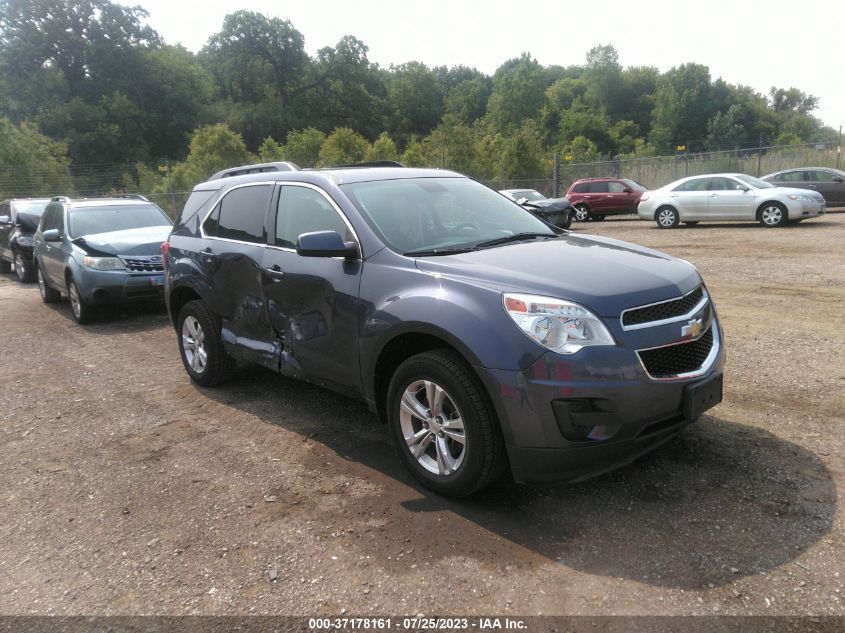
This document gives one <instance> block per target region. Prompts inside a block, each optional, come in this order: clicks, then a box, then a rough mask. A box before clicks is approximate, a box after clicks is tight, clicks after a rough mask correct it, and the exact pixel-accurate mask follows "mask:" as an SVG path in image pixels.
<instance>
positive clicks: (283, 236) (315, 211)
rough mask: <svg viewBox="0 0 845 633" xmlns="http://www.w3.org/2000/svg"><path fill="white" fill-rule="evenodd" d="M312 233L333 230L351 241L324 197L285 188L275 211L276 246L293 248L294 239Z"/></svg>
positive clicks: (299, 188)
mask: <svg viewBox="0 0 845 633" xmlns="http://www.w3.org/2000/svg"><path fill="white" fill-rule="evenodd" d="M314 231H337V232H338V233H340V236H341V237H342V238H343V239H344V240H350V239H352V236H351V235H349V229H348V228H347V226H346V224H345V223H344V221H343V220H342V219H341V218H340V216H339V215H338V213H337V211H335V209H334V207H333V206H332V205H331V203H330V202H329V201H328V200H327V199H326V197H325V196H324V195H322V194H321V193H319V192H317V191H315V190H314V189H309V188H308V187H297V186H295V185H285V186H284V187H282V193H281V195H280V196H279V206H278V208H277V209H276V241H275V244H276V246H281V247H283V248H296V241H297V238H298V237H299V236H300V235H302V234H303V233H312V232H314Z"/></svg>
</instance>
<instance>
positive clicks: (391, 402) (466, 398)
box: [387, 350, 505, 497]
mask: <svg viewBox="0 0 845 633" xmlns="http://www.w3.org/2000/svg"><path fill="white" fill-rule="evenodd" d="M387 411H388V424H389V425H390V431H391V435H392V436H393V440H394V442H395V444H396V447H397V449H398V451H399V455H400V457H401V458H402V461H403V462H404V463H405V465H406V466H407V467H408V469H409V470H410V471H411V473H412V474H413V475H414V477H415V478H416V479H417V480H418V481H419V482H420V483H422V484H423V485H424V486H426V487H428V488H431V489H432V490H434V491H436V492H439V493H441V494H444V495H448V496H451V497H464V496H467V495H469V494H472V493H473V492H475V491H477V490H481V489H482V488H485V487H486V486H488V485H490V484H491V483H493V482H494V481H495V480H496V479H497V478H498V477H499V475H500V474H501V472H502V469H503V468H504V462H505V457H504V441H503V439H502V435H501V432H500V430H499V428H498V424H497V421H496V416H495V414H494V413H493V411H492V409H491V407H490V405H489V404H488V402H487V399H486V397H485V395H484V391H483V387H482V386H481V385H480V383H479V382H478V379H477V378H476V377H475V376H474V375H473V374H472V370H471V369H470V368H469V367H468V366H467V365H466V363H464V362H463V360H462V359H461V358H460V357H459V356H458V355H457V354H455V353H453V352H451V351H448V350H436V351H431V352H425V353H422V354H418V355H416V356H412V357H411V358H409V359H408V360H406V361H405V362H403V363H402V364H401V365H400V366H399V368H398V369H397V370H396V372H395V373H394V375H393V378H392V379H391V381H390V386H389V388H388V392H387Z"/></svg>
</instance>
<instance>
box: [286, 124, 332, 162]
mask: <svg viewBox="0 0 845 633" xmlns="http://www.w3.org/2000/svg"><path fill="white" fill-rule="evenodd" d="M325 142H326V135H325V134H323V133H322V132H321V131H320V130H317V129H315V128H313V127H309V128H306V129H304V130H298V131H293V132H290V133H289V134H288V138H287V143H286V145H285V153H286V155H287V157H288V160H291V161H293V162H294V163H296V164H297V165H299V166H300V167H314V166H315V165H316V164H317V162H318V161H319V160H320V150H321V149H322V147H323V143H325Z"/></svg>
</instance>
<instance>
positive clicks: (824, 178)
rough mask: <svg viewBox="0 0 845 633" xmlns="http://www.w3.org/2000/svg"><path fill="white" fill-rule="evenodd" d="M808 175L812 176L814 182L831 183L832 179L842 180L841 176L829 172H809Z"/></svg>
mask: <svg viewBox="0 0 845 633" xmlns="http://www.w3.org/2000/svg"><path fill="white" fill-rule="evenodd" d="M810 175H812V177H813V180H815V181H816V182H833V179H834V178H840V179H842V176H840V175H838V174H834V173H833V172H830V171H821V170H818V171H811V172H810Z"/></svg>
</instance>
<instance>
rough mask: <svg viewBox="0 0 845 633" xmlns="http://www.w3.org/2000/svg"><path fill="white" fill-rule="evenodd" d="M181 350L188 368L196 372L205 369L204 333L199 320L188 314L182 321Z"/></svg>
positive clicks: (206, 353) (206, 360)
mask: <svg viewBox="0 0 845 633" xmlns="http://www.w3.org/2000/svg"><path fill="white" fill-rule="evenodd" d="M182 350H183V351H184V352H185V359H186V360H187V361H188V365H189V366H190V368H191V369H192V370H193V371H194V372H196V373H197V374H201V373H202V372H203V371H205V367H206V365H207V364H208V352H207V351H206V349H205V333H204V332H203V331H202V326H201V325H200V323H199V321H197V319H196V318H195V317H193V316H188V317H186V318H185V321H184V322H183V323H182Z"/></svg>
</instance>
